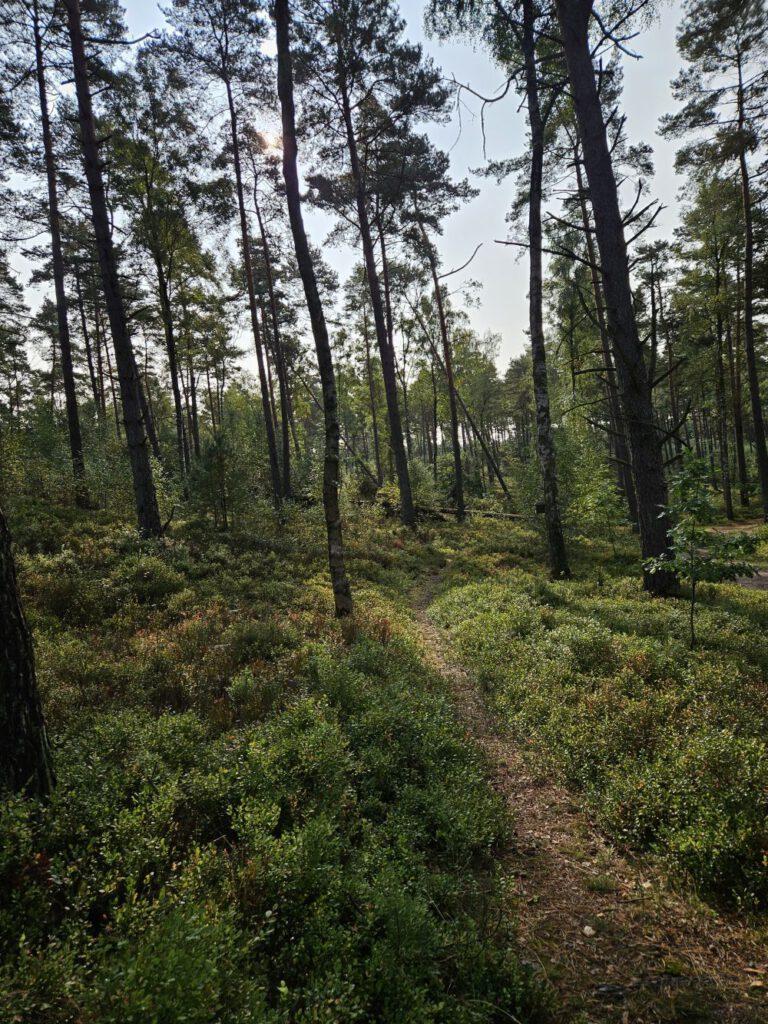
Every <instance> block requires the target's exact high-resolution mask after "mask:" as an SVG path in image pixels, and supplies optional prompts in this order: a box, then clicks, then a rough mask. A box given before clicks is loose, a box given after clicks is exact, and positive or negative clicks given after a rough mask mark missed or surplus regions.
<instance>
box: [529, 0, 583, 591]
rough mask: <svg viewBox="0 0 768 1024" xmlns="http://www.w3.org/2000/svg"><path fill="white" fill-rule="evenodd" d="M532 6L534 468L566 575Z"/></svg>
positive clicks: (553, 557)
mask: <svg viewBox="0 0 768 1024" xmlns="http://www.w3.org/2000/svg"><path fill="white" fill-rule="evenodd" d="M535 17H536V15H535V11H534V3H533V0H523V55H524V60H525V92H526V98H527V102H528V123H529V126H530V130H531V166H530V183H529V185H530V187H529V195H528V246H529V248H528V254H529V260H530V282H529V295H528V302H529V319H530V332H531V356H532V364H533V392H534V398H535V401H536V433H537V448H538V455H539V470H540V472H541V482H542V488H543V491H544V516H545V519H546V527H547V549H548V552H549V564H550V568H551V570H552V575H553V576H555V577H568V576H570V574H571V573H570V569H569V567H568V555H567V553H566V550H565V539H564V537H563V527H562V522H561V519H560V504H559V500H558V493H557V471H556V466H555V445H554V441H553V439H552V423H551V420H550V412H549V385H548V382H547V354H546V348H545V345H544V319H543V308H542V303H543V279H542V229H541V204H542V175H543V170H544V121H543V118H542V115H541V107H540V104H539V85H538V70H537V67H536V42H535V38H536V37H535Z"/></svg>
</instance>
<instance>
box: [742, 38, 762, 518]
mask: <svg viewBox="0 0 768 1024" xmlns="http://www.w3.org/2000/svg"><path fill="white" fill-rule="evenodd" d="M738 72H739V88H738V104H737V105H738V128H739V174H740V177H741V201H742V208H743V211H744V352H745V355H746V357H747V379H748V381H749V397H750V401H751V405H752V429H753V431H754V435H755V459H756V462H757V477H758V480H759V483H760V498H761V503H762V507H763V518H764V519H765V520H766V521H768V447H766V439H765V421H764V419H763V406H762V401H761V398H760V378H759V376H758V373H757V357H756V355H755V324H754V297H755V286H754V253H755V240H754V223H753V221H754V215H753V210H752V187H751V184H750V180H749V167H748V165H747V152H746V142H745V131H746V123H745V121H746V119H745V113H744V86H743V74H742V67H741V57H740V56H739V58H738Z"/></svg>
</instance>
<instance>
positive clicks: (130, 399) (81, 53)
mask: <svg viewBox="0 0 768 1024" xmlns="http://www.w3.org/2000/svg"><path fill="white" fill-rule="evenodd" d="M64 3H65V7H66V10H67V23H68V27H69V38H70V44H71V49H72V65H73V70H74V78H75V90H76V93H77V106H78V115H79V121H80V134H81V146H82V151H83V163H84V165H85V176H86V179H87V182H88V193H89V196H90V202H91V215H92V220H93V230H94V235H95V238H96V250H97V253H98V257H99V269H100V271H101V283H102V289H103V291H104V299H105V301H106V304H107V313H108V316H109V323H110V327H111V330H112V340H113V343H114V346H115V360H116V362H117V373H118V380H119V382H120V398H121V402H122V406H123V422H124V425H125V434H126V439H127V442H128V455H129V458H130V463H131V475H132V480H133V493H134V497H135V501H136V515H137V519H138V525H139V530H140V532H141V533H142V534H143V535H144V536H147V537H154V536H159V534H160V533H161V524H160V513H159V511H158V507H157V496H156V494H155V484H154V480H153V477H152V464H151V462H150V459H149V452H148V451H147V437H146V433H145V429H144V425H143V423H142V417H141V399H140V384H139V379H138V375H137V372H136V362H135V359H134V356H133V346H132V345H131V338H130V334H129V333H128V321H127V318H126V313H125V305H124V302H123V296H122V293H121V290H120V282H119V280H118V275H117V262H116V260H115V253H114V249H113V247H112V236H111V233H110V229H109V218H108V215H107V202H106V197H105V193H104V181H103V178H102V173H101V170H102V168H101V161H100V160H99V149H98V142H97V139H96V126H95V122H94V117H93V106H92V102H91V90H90V85H89V83H88V65H87V62H86V57H85V44H84V40H83V29H82V23H81V18H80V4H79V0H64Z"/></svg>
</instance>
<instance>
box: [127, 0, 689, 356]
mask: <svg viewBox="0 0 768 1024" xmlns="http://www.w3.org/2000/svg"><path fill="white" fill-rule="evenodd" d="M401 10H402V11H403V15H404V17H405V18H406V20H407V23H408V35H409V37H410V38H411V39H413V40H419V41H421V42H422V43H423V44H424V48H425V50H426V52H427V53H429V54H430V55H431V56H432V57H433V58H434V59H435V61H436V62H437V63H438V64H439V65H440V66H441V67H442V69H443V71H444V73H445V75H446V76H447V77H449V78H450V77H451V76H455V78H456V79H458V80H459V81H462V82H467V83H469V84H470V85H471V86H472V88H473V89H475V90H476V91H477V92H480V93H482V94H484V95H490V94H492V93H493V92H494V91H495V90H496V89H497V88H498V87H499V86H500V85H501V84H503V76H502V75H501V73H500V72H499V71H498V70H497V69H495V68H494V67H493V66H492V64H491V62H490V60H489V58H488V56H487V54H486V53H485V52H484V51H483V50H476V49H473V47H472V46H471V45H469V44H468V43H466V42H455V43H448V44H440V43H438V42H436V41H434V40H432V39H428V38H426V36H425V34H424V31H423V11H424V2H423V0H401ZM126 14H127V19H128V24H129V28H130V31H131V32H132V33H133V34H136V35H138V34H141V33H142V32H146V31H148V30H149V29H151V28H155V27H158V26H160V25H162V23H163V17H162V14H161V12H160V9H159V6H158V4H157V3H156V0H127V3H126ZM679 17H680V9H679V2H678V0H675V2H672V3H667V4H666V5H664V6H663V7H662V11H661V14H660V17H659V20H658V22H657V24H656V25H655V26H654V27H653V28H652V29H650V30H649V31H647V32H645V33H643V34H642V35H641V36H640V37H639V38H638V39H637V40H635V41H634V43H633V45H634V46H635V47H636V49H637V50H638V52H640V53H641V54H642V55H643V57H642V60H638V61H635V60H627V61H626V68H625V90H624V109H625V112H626V114H627V129H628V132H629V136H630V139H631V140H632V141H633V142H640V141H643V142H648V143H650V144H651V145H652V146H653V149H654V151H655V164H656V178H655V182H654V189H655V195H656V197H657V198H658V199H660V200H661V202H662V203H663V204H664V205H665V206H666V207H667V209H666V210H665V211H663V212H662V214H661V217H660V219H659V221H658V228H657V234H663V235H666V236H668V235H669V234H670V233H671V231H672V228H673V227H674V225H675V223H676V208H677V204H676V193H677V190H678V188H679V185H680V182H679V181H678V180H677V179H676V177H675V173H674V168H673V162H674V144H672V143H669V142H666V141H664V140H662V139H660V138H659V137H658V135H657V134H656V128H657V123H658V118H659V116H660V115H661V114H662V113H665V112H667V111H669V110H672V109H674V106H675V104H674V101H673V99H672V95H671V91H670V87H669V83H670V81H671V79H672V78H673V77H674V76H675V74H676V73H677V70H678V67H679V63H680V62H679V58H678V56H677V52H676V49H675V33H676V26H677V23H678V21H679ZM518 105H519V101H518V99H517V98H516V97H515V96H511V95H510V96H509V97H507V98H506V99H505V100H504V101H502V102H500V103H498V104H495V105H494V106H493V107H490V108H488V110H487V113H486V139H487V155H488V157H489V158H501V157H506V156H511V155H516V154H518V153H520V152H522V151H523V150H524V148H525V144H526V132H525V112H524V111H520V110H518ZM478 109H479V108H478V105H477V104H475V105H474V110H473V109H472V108H471V107H469V106H465V107H464V109H463V110H462V113H461V124H460V122H459V116H458V114H457V115H455V116H454V118H453V120H452V122H451V123H450V124H449V125H440V126H437V127H433V128H432V129H431V133H432V138H433V141H434V142H435V143H436V144H437V145H439V146H441V147H442V148H444V149H446V150H449V151H450V155H451V166H452V170H453V173H454V175H455V176H456V177H463V176H465V175H467V174H468V173H469V171H470V169H472V168H477V167H479V166H481V165H482V164H483V162H484V158H483V140H482V132H481V126H480V118H479V115H478ZM474 183H475V185H476V186H477V187H479V188H480V194H479V195H478V197H477V198H476V199H475V200H473V202H471V203H470V204H468V205H467V206H466V207H464V208H463V209H462V210H460V211H459V212H458V213H456V214H455V215H454V216H453V217H452V218H451V219H450V221H448V222H447V223H446V225H445V233H444V236H443V238H442V240H441V251H442V257H443V260H444V264H445V266H446V268H452V267H457V266H460V265H461V264H463V263H464V262H465V261H466V260H467V259H468V258H469V256H470V255H471V254H472V251H473V249H474V248H475V246H476V245H477V244H478V243H480V242H482V243H483V244H482V248H481V249H480V252H479V253H478V255H477V257H476V258H475V260H474V262H473V263H472V266H471V268H469V270H468V271H467V275H468V276H471V277H472V278H475V279H478V280H480V281H482V282H483V288H482V291H481V293H480V305H479V307H478V308H475V309H473V310H472V321H473V324H474V326H475V328H476V329H477V330H478V331H480V332H481V333H482V332H484V331H486V330H491V331H494V332H496V333H498V334H499V335H501V338H502V348H501V353H500V363H501V365H502V366H504V365H505V364H506V363H507V361H508V359H509V357H510V356H511V355H513V354H517V353H519V352H521V351H522V350H523V348H524V347H525V344H526V337H525V329H526V323H527V309H526V292H527V287H526V277H527V268H526V263H525V258H524V257H523V258H522V259H520V258H516V257H515V250H513V249H511V248H509V247H506V246H501V245H496V244H495V243H494V239H496V238H504V237H506V235H507V226H506V224H505V220H504V218H505V215H506V213H507V210H508V208H509V205H510V201H511V195H512V184H511V182H508V183H504V184H502V185H501V186H498V185H496V183H495V181H493V180H489V179H486V178H477V179H476V180H475V182H474ZM308 221H309V223H308V226H309V230H310V232H311V234H312V236H313V241H315V242H316V243H318V244H319V243H321V242H322V241H323V238H324V236H325V234H326V233H327V230H328V226H329V222H328V220H327V219H326V218H324V217H321V216H320V215H319V214H311V213H310V214H308ZM356 259H359V256H358V254H357V253H356V252H354V251H351V250H349V249H338V250H336V251H335V252H333V253H329V262H331V263H332V265H333V266H334V268H335V269H336V270H337V272H338V273H339V275H340V277H341V278H342V279H343V278H344V277H345V276H346V274H347V273H348V272H349V269H350V268H351V266H352V264H353V262H354V261H355V260H356Z"/></svg>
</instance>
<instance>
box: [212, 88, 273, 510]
mask: <svg viewBox="0 0 768 1024" xmlns="http://www.w3.org/2000/svg"><path fill="white" fill-rule="evenodd" d="M224 87H225V89H226V92H227V104H228V106H229V124H230V129H231V134H232V161H233V164H234V170H235V190H236V192H237V205H238V209H239V211H240V235H241V240H242V246H243V269H244V270H245V282H246V287H247V289H248V305H249V307H250V313H251V329H252V331H253V343H254V345H255V347H256V361H257V363H258V367H259V384H260V386H261V407H262V412H263V413H264V428H265V430H266V434H267V450H268V453H269V472H270V477H271V479H272V496H273V498H274V501H275V505H277V506H279V505H280V498H281V485H280V466H279V463H278V460H277V444H276V441H275V430H274V425H273V423H272V415H271V411H270V407H269V390H268V386H267V374H266V370H265V368H264V351H263V347H262V344H261V332H260V330H259V311H258V307H257V304H256V288H255V286H254V281H253V263H252V261H251V243H250V239H249V237H248V218H247V216H246V212H245V195H244V193H243V174H242V168H241V164H240V139H239V136H238V131H237V111H236V109H235V100H234V96H233V95H232V85H231V83H230V81H229V79H228V78H225V79H224Z"/></svg>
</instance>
